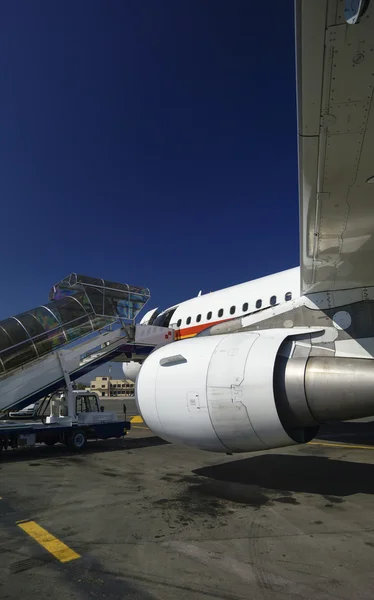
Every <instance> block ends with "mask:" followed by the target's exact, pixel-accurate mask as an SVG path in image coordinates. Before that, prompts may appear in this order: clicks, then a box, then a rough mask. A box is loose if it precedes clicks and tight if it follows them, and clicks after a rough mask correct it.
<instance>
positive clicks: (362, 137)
mask: <svg viewBox="0 0 374 600" xmlns="http://www.w3.org/2000/svg"><path fill="white" fill-rule="evenodd" d="M295 7H296V56H297V82H298V146H299V194H300V229H301V231H300V240H301V288H302V292H303V293H308V292H316V291H327V290H338V289H350V288H355V287H366V286H371V285H374V269H373V268H372V258H373V256H374V240H373V231H374V183H373V184H370V183H367V182H368V180H370V177H372V176H374V110H373V102H372V96H373V85H374V33H373V23H374V10H373V3H370V5H369V8H368V10H367V12H366V13H365V15H364V16H363V17H362V19H361V20H360V22H359V23H357V24H355V25H348V24H347V23H346V21H345V18H344V3H343V2H338V1H336V0H328V1H327V0H313V2H310V0H301V1H297V2H296V5H295Z"/></svg>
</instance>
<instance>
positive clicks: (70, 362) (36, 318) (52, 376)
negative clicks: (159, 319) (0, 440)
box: [0, 273, 165, 412]
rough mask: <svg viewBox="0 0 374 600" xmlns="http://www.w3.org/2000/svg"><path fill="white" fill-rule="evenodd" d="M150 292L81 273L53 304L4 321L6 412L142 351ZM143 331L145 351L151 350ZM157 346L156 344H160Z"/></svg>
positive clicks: (0, 352) (0, 395)
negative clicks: (142, 316)
mask: <svg viewBox="0 0 374 600" xmlns="http://www.w3.org/2000/svg"><path fill="white" fill-rule="evenodd" d="M149 298H150V292H149V290H148V288H142V287H136V286H131V285H128V284H122V283H115V282H112V281H106V280H104V279H94V278H91V277H87V276H85V275H77V274H75V273H73V274H71V275H69V276H68V277H66V278H65V279H63V280H62V281H60V282H59V283H57V284H56V285H54V286H53V287H52V289H51V291H50V293H49V302H48V303H46V304H44V305H42V306H38V307H37V308H34V309H32V310H29V311H26V312H24V313H21V314H19V315H16V316H14V317H10V318H9V319H5V320H3V321H0V412H4V411H8V410H10V409H15V408H17V409H19V408H22V407H23V406H27V405H28V404H31V403H33V402H36V401H37V400H39V399H40V398H42V397H43V396H45V395H47V394H49V393H51V392H53V391H55V390H56V389H59V388H60V387H61V386H64V385H65V386H66V385H69V384H70V382H71V381H73V380H74V379H78V378H79V377H81V376H82V375H84V374H85V373H88V372H89V371H91V370H92V369H94V368H96V367H97V366H98V365H100V364H102V363H105V362H107V361H108V360H110V359H111V358H112V357H114V356H116V355H117V354H119V353H123V352H129V353H131V352H132V351H134V350H135V351H136V343H137V340H136V338H138V337H139V336H138V335H136V333H135V332H136V328H137V327H138V326H135V318H136V316H137V315H138V313H139V312H140V311H141V309H142V308H143V306H144V305H145V304H146V302H147V301H148V299H149ZM141 327H142V331H143V336H142V341H141V342H140V343H138V345H139V346H141V347H143V348H145V349H146V350H145V351H146V352H147V349H148V351H151V350H152V349H153V348H154V347H155V345H157V340H159V341H160V342H161V343H164V342H163V340H164V339H165V330H164V328H156V329H160V332H158V334H157V332H155V331H154V330H155V328H154V327H151V329H152V336H151V338H150V341H149V343H148V342H147V335H146V333H144V326H141ZM155 342H156V343H155Z"/></svg>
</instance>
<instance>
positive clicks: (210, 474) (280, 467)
mask: <svg viewBox="0 0 374 600" xmlns="http://www.w3.org/2000/svg"><path fill="white" fill-rule="evenodd" d="M303 449H304V450H305V447H304V448H303ZM308 450H311V448H308ZM313 450H314V448H313ZM351 452H352V451H351ZM373 460H374V455H373ZM193 472H194V474H195V475H198V476H200V477H207V478H209V479H211V480H213V481H215V482H219V484H218V486H217V484H214V483H213V484H212V486H211V488H212V495H218V496H219V495H220V493H219V492H220V487H222V490H224V489H225V488H226V492H225V494H226V496H227V488H230V486H228V485H227V484H234V486H231V488H232V489H231V494H232V495H235V486H236V487H237V492H238V493H239V492H240V493H243V492H244V491H245V487H246V486H248V487H251V488H253V486H258V487H259V488H262V490H271V491H272V492H273V491H274V490H277V491H281V492H282V493H283V494H286V493H287V492H288V493H292V492H301V493H310V494H321V495H323V496H326V495H328V496H332V497H335V496H350V495H352V494H357V493H364V494H374V477H373V475H374V465H373V464H369V463H361V462H360V463H357V462H350V461H345V460H334V459H333V458H328V457H326V456H316V455H305V454H303V455H301V454H300V455H295V454H263V455H260V456H253V457H252V458H245V459H242V460H236V461H232V462H228V463H223V464H219V465H215V466H210V467H203V468H202V469H196V470H195V471H193ZM204 489H205V492H206V493H208V494H209V489H208V488H206V486H205V488H204ZM203 491H204V490H203ZM221 497H222V496H221ZM332 502H334V500H332Z"/></svg>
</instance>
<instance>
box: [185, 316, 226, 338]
mask: <svg viewBox="0 0 374 600" xmlns="http://www.w3.org/2000/svg"><path fill="white" fill-rule="evenodd" d="M233 318H235V317H233ZM226 321H232V319H221V320H220V321H210V322H209V323H202V324H201V325H193V326H192V327H184V328H183V329H176V330H175V339H176V340H183V339H185V338H189V337H194V336H195V335H197V334H198V333H200V332H201V331H204V329H208V327H212V326H213V325H218V323H225V322H226Z"/></svg>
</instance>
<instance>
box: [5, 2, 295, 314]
mask: <svg viewBox="0 0 374 600" xmlns="http://www.w3.org/2000/svg"><path fill="white" fill-rule="evenodd" d="M0 69H1V80H2V85H1V94H0V105H1V117H2V118H1V132H0V152H1V161H0V169H1V173H0V190H1V224H2V227H1V237H0V245H1V246H0V247H1V255H2V259H3V260H2V282H3V286H2V289H3V292H2V294H1V297H0V318H5V317H7V316H10V315H11V314H15V313H17V312H21V311H23V310H26V309H28V308H31V307H33V306H35V305H38V304H41V303H43V302H45V301H46V299H47V294H48V290H49V288H50V286H51V285H52V284H53V283H54V282H56V281H58V280H59V279H61V278H62V277H64V276H66V275H68V274H69V273H70V272H73V271H75V272H80V273H84V274H87V275H92V276H94V277H103V278H106V279H111V280H114V281H116V280H117V281H121V282H122V281H123V282H128V283H132V284H140V285H145V286H148V287H149V288H150V289H151V293H152V299H151V301H150V303H149V308H151V306H153V305H155V306H161V307H167V306H169V305H171V304H175V303H177V302H178V301H180V300H183V299H186V298H188V297H191V296H194V295H196V294H197V292H198V291H199V290H200V289H202V290H203V291H211V290H215V289H219V288H221V287H226V286H227V285H232V284H234V283H238V282H241V281H245V280H248V279H252V278H256V277H259V276H262V275H265V274H268V273H271V272H275V271H278V270H282V269H285V268H288V267H291V266H295V265H297V264H298V262H299V252H298V198H297V153H296V92H295V65H294V22H293V3H292V2H289V3H288V2H287V3H279V2H273V3H270V4H269V3H266V2H248V0H232V1H231V2H227V0H178V1H177V2H176V1H175V0H157V1H156V0H143V1H142V2H139V1H138V0H126V1H120V0H117V1H116V0H112V1H110V2H107V1H104V0H102V1H96V0H90V2H86V1H84V0H74V2H73V1H72V0H68V1H66V2H57V1H56V0H52V1H50V2H47V1H45V0H44V1H38V0H33V2H30V1H29V0H18V1H17V2H14V1H13V0H4V1H3V2H2V3H1V7H0Z"/></svg>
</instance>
